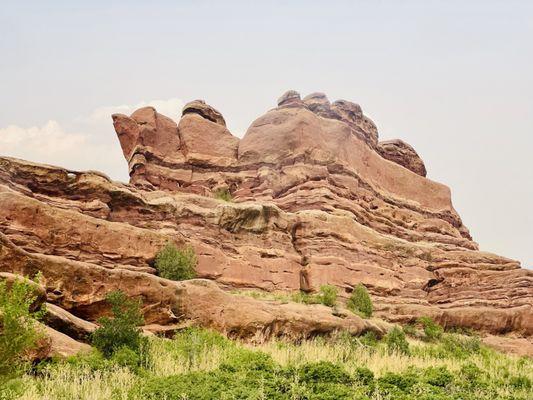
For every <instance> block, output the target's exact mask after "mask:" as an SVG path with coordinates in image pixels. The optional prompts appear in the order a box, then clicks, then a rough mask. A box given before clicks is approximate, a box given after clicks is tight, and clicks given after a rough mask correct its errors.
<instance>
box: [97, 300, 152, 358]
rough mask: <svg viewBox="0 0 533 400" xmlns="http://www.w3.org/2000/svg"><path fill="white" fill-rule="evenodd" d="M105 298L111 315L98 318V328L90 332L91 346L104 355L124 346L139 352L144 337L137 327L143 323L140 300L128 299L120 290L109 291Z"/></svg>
mask: <svg viewBox="0 0 533 400" xmlns="http://www.w3.org/2000/svg"><path fill="white" fill-rule="evenodd" d="M106 300H107V302H108V303H109V304H111V313H112V314H113V317H112V318H109V317H103V318H100V319H99V320H98V323H99V324H100V328H98V329H97V330H96V331H94V332H93V334H92V344H93V346H94V347H96V348H97V349H98V350H100V351H101V352H102V354H103V355H104V356H106V357H111V356H112V355H113V353H114V352H115V351H117V350H118V349H121V348H124V347H126V348H129V349H131V350H133V351H134V352H136V353H140V352H141V350H142V347H143V345H144V339H145V338H143V336H142V334H141V329H140V328H139V326H141V325H142V324H143V323H144V318H143V315H142V313H141V303H140V301H136V300H133V299H129V298H128V297H127V296H126V295H125V294H124V293H123V292H121V291H114V292H111V293H109V294H108V295H107V297H106Z"/></svg>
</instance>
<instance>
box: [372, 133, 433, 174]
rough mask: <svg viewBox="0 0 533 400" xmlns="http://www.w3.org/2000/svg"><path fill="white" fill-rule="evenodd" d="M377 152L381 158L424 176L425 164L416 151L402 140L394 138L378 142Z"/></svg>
mask: <svg viewBox="0 0 533 400" xmlns="http://www.w3.org/2000/svg"><path fill="white" fill-rule="evenodd" d="M378 151H379V154H381V156H382V157H383V158H386V159H387V160H390V161H392V162H395V163H396V164H400V165H402V166H404V167H405V168H407V169H408V170H410V171H413V172H414V173H415V174H418V175H420V176H426V174H427V172H426V166H425V165H424V161H422V159H421V158H420V156H419V155H418V153H417V152H416V151H415V149H413V148H412V147H411V146H410V145H408V144H407V143H405V142H404V141H403V140H400V139H394V140H387V141H384V142H379V145H378Z"/></svg>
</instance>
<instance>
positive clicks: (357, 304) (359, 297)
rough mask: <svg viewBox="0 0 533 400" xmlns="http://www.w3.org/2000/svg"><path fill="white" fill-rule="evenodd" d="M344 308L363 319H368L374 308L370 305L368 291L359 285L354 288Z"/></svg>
mask: <svg viewBox="0 0 533 400" xmlns="http://www.w3.org/2000/svg"><path fill="white" fill-rule="evenodd" d="M346 306H347V307H348V309H349V310H351V311H353V312H354V313H355V314H358V315H360V316H362V317H364V318H370V317H371V316H372V313H373V312H374V306H373V305H372V300H371V299H370V295H369V294H368V290H366V287H365V285H363V284H361V283H360V284H358V285H357V286H356V287H355V288H354V290H353V292H352V294H351V296H350V298H349V299H348V301H347V303H346Z"/></svg>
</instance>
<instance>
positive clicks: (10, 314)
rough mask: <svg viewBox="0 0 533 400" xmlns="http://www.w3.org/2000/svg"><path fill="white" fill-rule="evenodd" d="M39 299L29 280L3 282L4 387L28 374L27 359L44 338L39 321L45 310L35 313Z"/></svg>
mask: <svg viewBox="0 0 533 400" xmlns="http://www.w3.org/2000/svg"><path fill="white" fill-rule="evenodd" d="M36 299H37V296H36V295H35V287H34V285H33V284H31V282H30V281H28V280H27V279H25V278H20V279H17V280H15V281H13V282H11V283H8V282H7V281H5V280H4V281H2V282H0V386H1V384H2V382H3V381H5V380H8V379H10V378H13V377H15V376H17V375H18V374H20V373H22V372H23V371H24V369H25V367H26V366H27V362H26V359H25V356H26V355H27V353H28V352H29V351H31V350H33V349H35V348H36V347H37V344H38V341H39V339H41V338H42V337H43V333H42V332H41V331H40V330H39V328H38V325H37V320H38V319H40V318H41V317H42V316H43V313H44V310H43V309H42V308H41V307H39V308H38V309H37V310H34V309H32V305H33V304H34V302H35V300H36Z"/></svg>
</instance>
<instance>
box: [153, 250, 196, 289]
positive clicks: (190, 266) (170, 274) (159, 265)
mask: <svg viewBox="0 0 533 400" xmlns="http://www.w3.org/2000/svg"><path fill="white" fill-rule="evenodd" d="M197 263H198V260H197V258H196V253H195V252H194V249H193V248H192V247H191V246H187V247H185V248H184V249H178V248H177V247H176V245H175V244H174V243H171V242H168V243H167V244H166V245H165V247H163V248H162V249H161V250H160V251H159V252H158V253H157V255H156V258H155V268H156V269H157V271H158V273H159V276H161V277H162V278H166V279H172V280H174V281H183V280H186V279H193V278H194V277H196V271H195V268H196V264H197Z"/></svg>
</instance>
